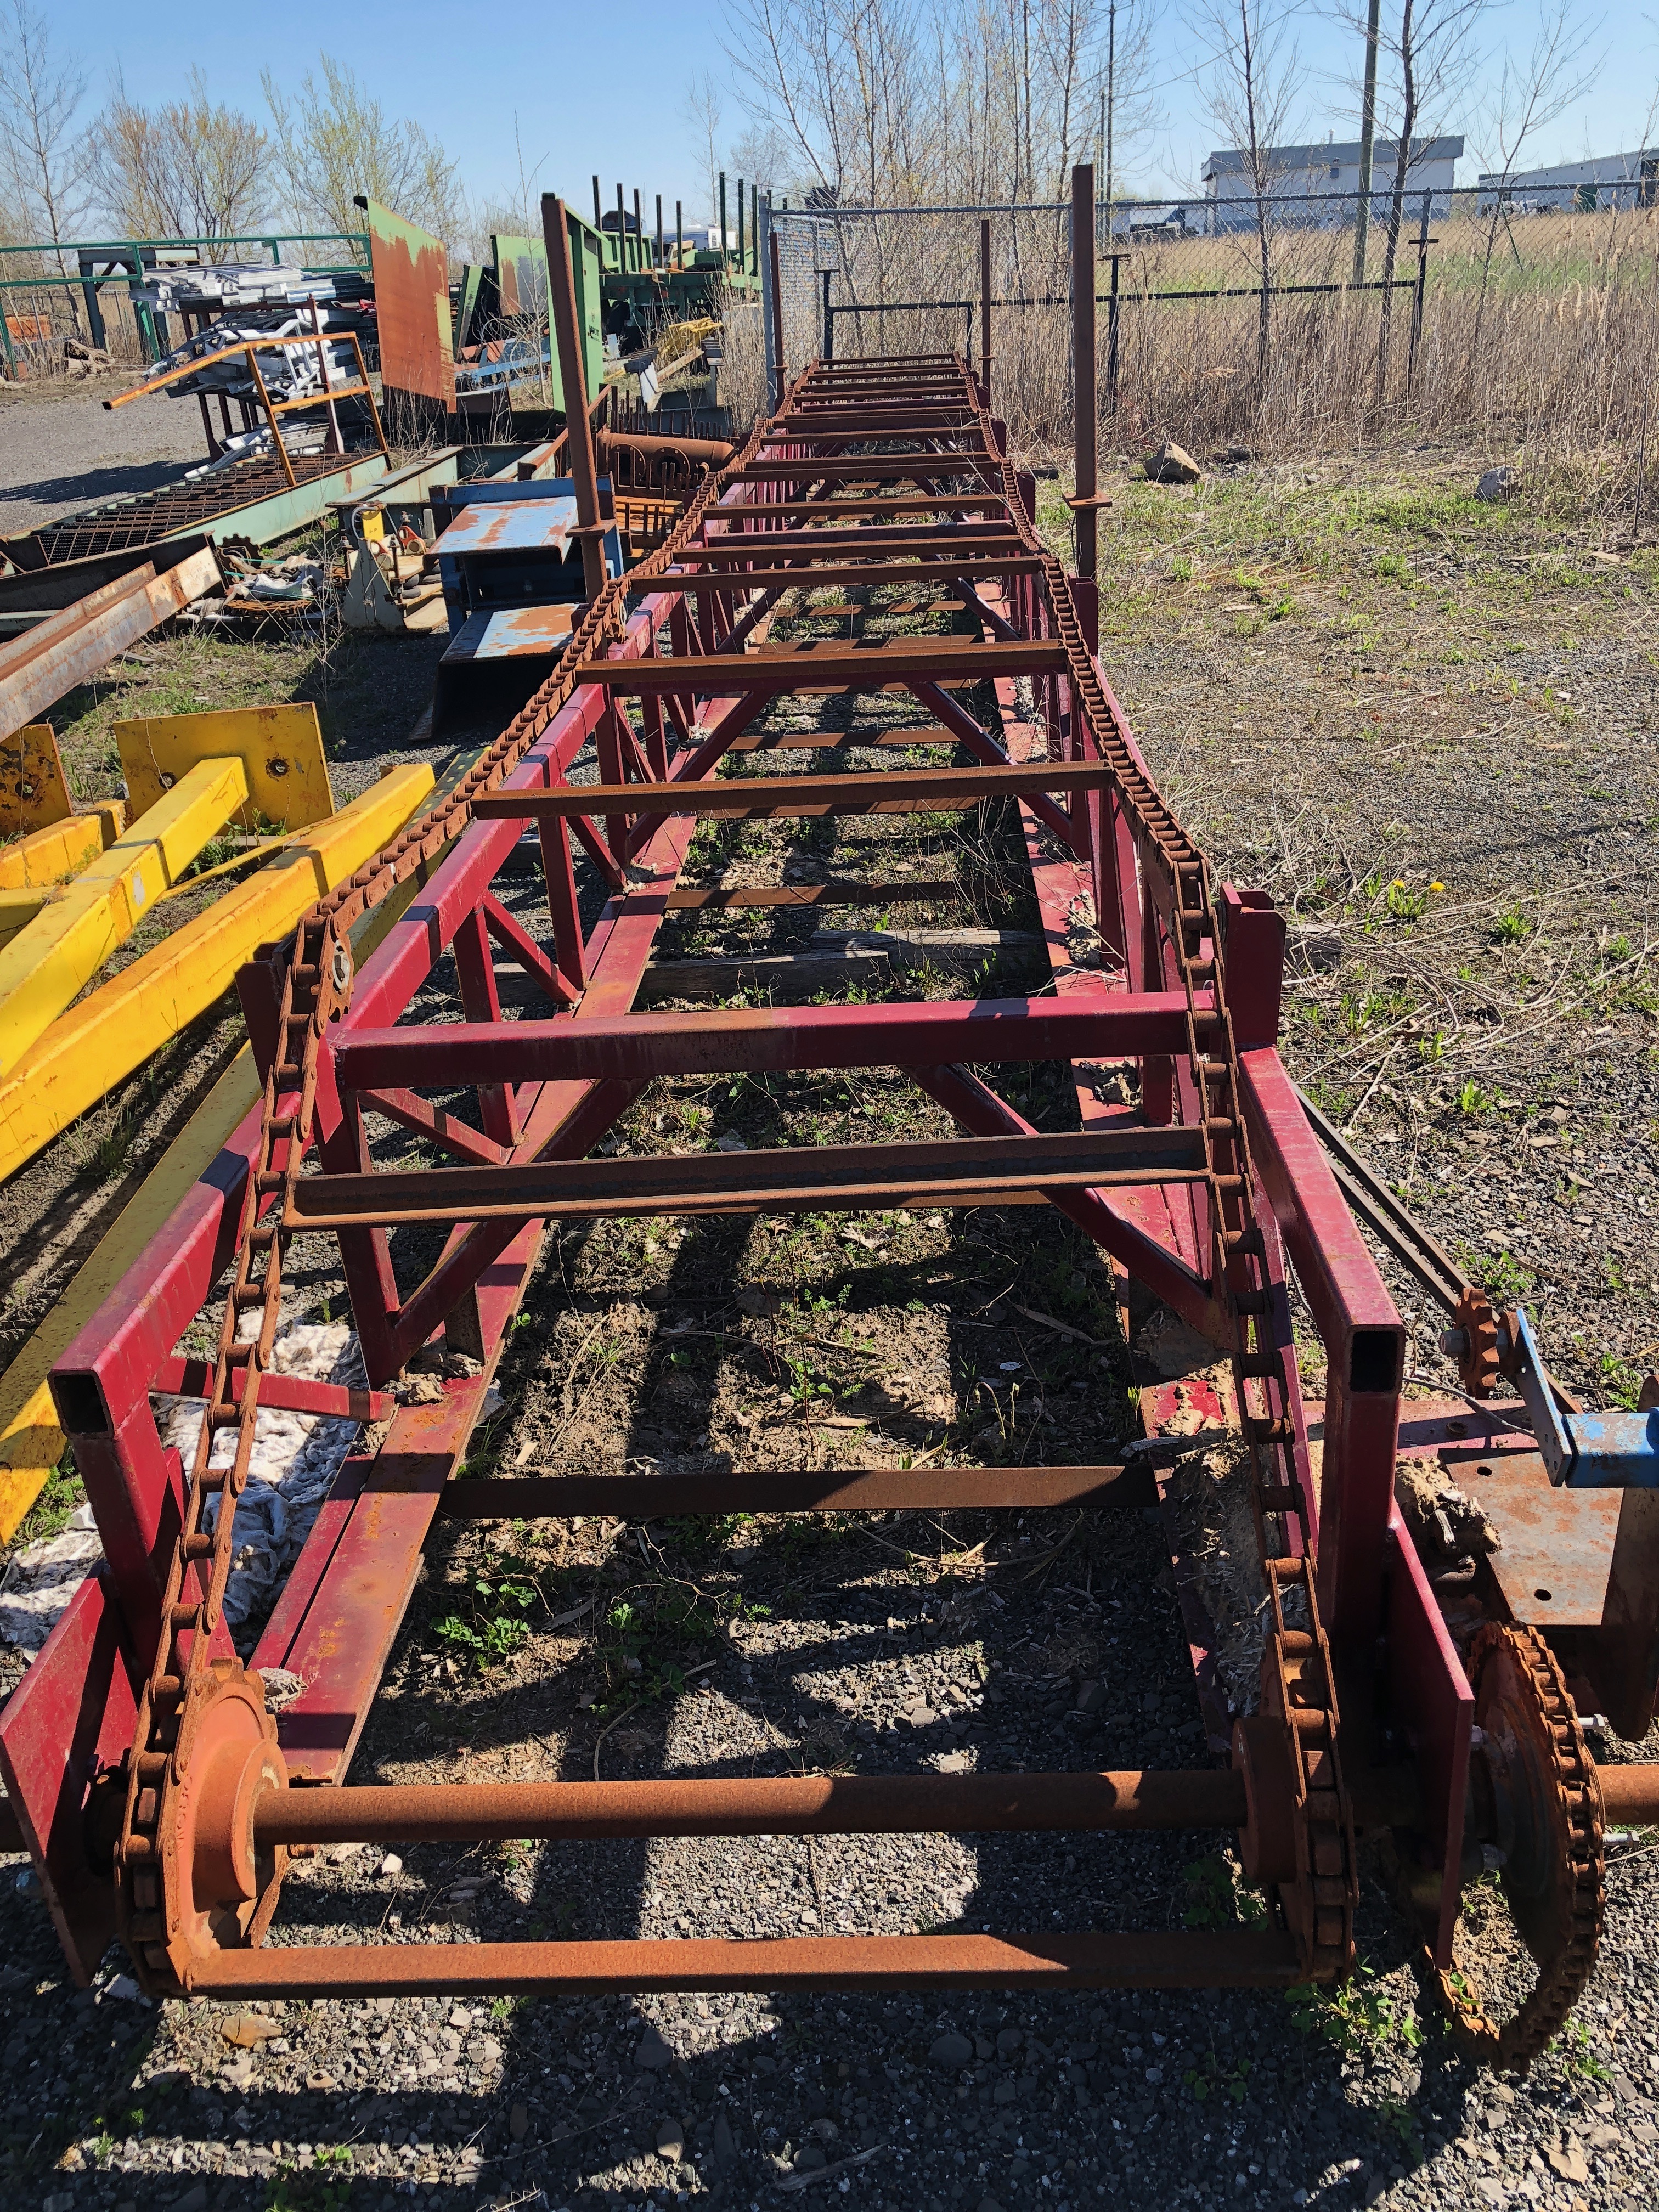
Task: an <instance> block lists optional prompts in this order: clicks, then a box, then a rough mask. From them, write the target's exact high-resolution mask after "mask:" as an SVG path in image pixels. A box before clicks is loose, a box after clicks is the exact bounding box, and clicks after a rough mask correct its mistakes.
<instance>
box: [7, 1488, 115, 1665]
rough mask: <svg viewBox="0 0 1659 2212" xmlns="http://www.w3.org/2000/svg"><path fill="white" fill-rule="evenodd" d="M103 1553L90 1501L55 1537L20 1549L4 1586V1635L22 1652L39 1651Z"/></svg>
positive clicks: (81, 1507) (75, 1513) (14, 1555)
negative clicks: (84, 1578) (93, 1520)
mask: <svg viewBox="0 0 1659 2212" xmlns="http://www.w3.org/2000/svg"><path fill="white" fill-rule="evenodd" d="M103 1556H104V1547H103V1546H102V1545H101V1544H100V1542H99V1541H98V1531H97V1529H96V1528H94V1526H93V1523H92V1508H91V1506H90V1505H77V1506H76V1509H75V1510H74V1512H73V1513H72V1514H70V1517H69V1520H68V1522H66V1524H65V1525H64V1527H63V1528H60V1529H59V1530H58V1534H56V1535H55V1536H48V1537H46V1539H45V1540H44V1541H42V1542H40V1543H38V1544H30V1545H28V1546H27V1547H26V1548H25V1549H24V1550H22V1551H21V1552H17V1553H14V1554H13V1556H12V1560H11V1564H10V1565H9V1567H8V1568H7V1570H6V1578H5V1583H4V1586H3V1588H0V1637H3V1638H5V1640H6V1642H7V1643H8V1644H15V1646H16V1647H17V1649H18V1650H20V1651H38V1650H40V1646H41V1645H42V1644H44V1643H45V1642H46V1638H47V1637H48V1636H50V1635H51V1633H52V1630H53V1628H54V1627H55V1626H57V1623H58V1615H59V1614H60V1613H62V1612H63V1610H64V1607H65V1606H66V1605H67V1604H68V1603H69V1601H70V1599H71V1598H72V1597H73V1596H74V1595H75V1593H76V1589H78V1588H79V1587H80V1584H81V1582H82V1577H84V1576H86V1575H88V1574H89V1573H90V1572H91V1571H92V1569H93V1568H94V1567H95V1566H96V1565H97V1564H98V1562H99V1560H100V1559H102V1558H103Z"/></svg>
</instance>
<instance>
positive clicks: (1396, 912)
mask: <svg viewBox="0 0 1659 2212" xmlns="http://www.w3.org/2000/svg"><path fill="white" fill-rule="evenodd" d="M1441 888H1442V886H1441V885H1440V884H1408V883H1407V881H1406V879H1405V878H1404V877H1403V876H1396V877H1395V879H1394V881H1393V882H1392V883H1391V884H1389V890H1388V896H1387V897H1386V898H1385V899H1384V900H1383V912H1384V913H1385V914H1386V915H1388V917H1389V921H1399V922H1403V923H1404V924H1405V925H1406V927H1407V928H1409V927H1411V925H1412V923H1413V922H1414V921H1422V919H1423V917H1424V915H1425V914H1426V913H1427V912H1428V910H1429V901H1430V900H1431V898H1432V897H1433V896H1434V894H1435V892H1436V891H1437V890H1440V889H1441Z"/></svg>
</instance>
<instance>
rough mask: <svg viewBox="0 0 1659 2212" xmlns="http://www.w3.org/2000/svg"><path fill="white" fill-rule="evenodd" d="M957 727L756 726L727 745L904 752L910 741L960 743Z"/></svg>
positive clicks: (735, 749)
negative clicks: (938, 728) (767, 728)
mask: <svg viewBox="0 0 1659 2212" xmlns="http://www.w3.org/2000/svg"><path fill="white" fill-rule="evenodd" d="M960 742H961V740H960V739H959V738H957V734H956V732H955V731H954V730H827V731H818V730H755V731H745V732H744V735H743V736H742V737H740V738H733V739H732V743H731V744H729V745H728V746H727V747H726V750H727V752H728V753H732V754H737V753H844V752H856V751H857V750H859V748H860V746H861V745H868V746H871V747H872V748H877V747H878V748H880V749H881V750H883V751H884V752H902V751H904V750H905V749H906V748H907V747H908V746H910V745H950V746H951V747H952V748H953V749H954V748H955V747H956V746H957V744H960Z"/></svg>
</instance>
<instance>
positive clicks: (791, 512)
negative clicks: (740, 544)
mask: <svg viewBox="0 0 1659 2212" xmlns="http://www.w3.org/2000/svg"><path fill="white" fill-rule="evenodd" d="M807 473H808V474H809V475H810V474H811V466H810V465H809V466H808V470H807ZM999 507H1000V508H1002V509H1003V511H1004V513H1006V511H1007V502H1006V501H1005V500H1004V498H1003V497H1002V495H1001V494H1000V492H990V491H976V492H916V491H896V492H892V493H890V494H888V495H882V494H880V493H872V494H870V495H861V494H854V495H852V496H849V497H848V498H846V499H811V498H808V497H806V496H805V495H802V496H801V497H800V498H799V499H780V500H778V501H776V502H775V505H774V506H772V507H767V508H761V509H757V513H764V514H766V515H768V516H769V518H772V519H773V520H774V526H775V524H776V523H777V522H781V521H783V520H786V519H787V520H791V521H794V520H799V517H800V516H802V515H804V514H805V515H823V516H824V517H825V518H826V519H828V520H836V519H837V518H839V519H840V520H842V521H847V520H857V519H858V518H859V517H860V516H861V515H867V514H917V515H921V514H928V515H935V514H969V515H973V516H974V517H975V518H976V520H975V524H974V525H973V526H974V527H985V526H990V527H994V526H996V521H997V514H996V510H997V509H998V508H999ZM725 511H726V510H725V509H724V508H723V507H716V508H715V509H714V510H713V513H714V515H715V516H718V515H720V514H723V513H725ZM1004 527H1005V528H1006V529H1007V530H1008V532H1009V533H1010V535H1011V536H1012V532H1013V526H1012V523H1008V524H1005V525H1004ZM926 534H927V535H928V536H930V537H931V536H932V534H933V533H932V532H927V533H926ZM709 542H710V541H709V540H708V538H707V536H706V535H705V538H704V543H705V544H708V543H709ZM713 542H714V543H715V544H730V543H732V540H731V539H729V538H717V539H715V540H714V541H713ZM768 542H769V537H768V533H767V532H759V533H757V534H756V535H755V536H754V537H753V538H748V537H745V543H749V544H766V543H768ZM1020 550H1022V551H1024V547H1023V546H1021V548H1020Z"/></svg>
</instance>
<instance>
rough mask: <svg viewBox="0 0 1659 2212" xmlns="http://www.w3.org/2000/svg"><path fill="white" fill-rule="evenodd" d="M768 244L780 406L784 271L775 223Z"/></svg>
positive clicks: (782, 385) (783, 380) (775, 366)
mask: <svg viewBox="0 0 1659 2212" xmlns="http://www.w3.org/2000/svg"><path fill="white" fill-rule="evenodd" d="M767 244H768V246H769V247H770V249H771V256H772V360H773V363H774V368H775V374H776V378H777V392H778V397H777V403H776V404H777V405H778V406H779V407H781V406H782V404H783V393H784V385H785V377H784V366H783V272H782V266H781V263H780V261H779V258H778V233H777V226H776V224H774V225H773V227H772V235H771V237H770V238H769V240H767Z"/></svg>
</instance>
